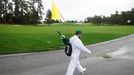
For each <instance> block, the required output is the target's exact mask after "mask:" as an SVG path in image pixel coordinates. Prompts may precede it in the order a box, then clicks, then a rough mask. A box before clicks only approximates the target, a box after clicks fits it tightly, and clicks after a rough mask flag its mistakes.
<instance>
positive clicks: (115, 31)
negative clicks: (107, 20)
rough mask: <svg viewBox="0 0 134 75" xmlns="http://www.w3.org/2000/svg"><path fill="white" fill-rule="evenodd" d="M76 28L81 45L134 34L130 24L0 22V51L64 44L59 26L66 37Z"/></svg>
mask: <svg viewBox="0 0 134 75" xmlns="http://www.w3.org/2000/svg"><path fill="white" fill-rule="evenodd" d="M76 29H80V30H81V31H82V41H83V43H84V44H85V45H90V44H95V43H99V42H103V41H108V40H112V39H115V38H119V37H122V36H126V35H130V34H134V26H127V25H114V26H111V25H94V24H89V23H87V24H69V23H61V24H60V23H59V24H52V25H50V26H47V25H39V26H30V25H29V26H26V25H25V26H24V25H8V24H6V25H5V24H4V25H3V24H0V54H14V53H25V52H40V51H50V50H58V49H62V48H64V44H63V43H62V41H61V40H60V36H59V34H58V33H57V30H59V31H60V32H61V33H62V34H64V35H65V36H66V37H71V36H73V35H74V32H75V30H76Z"/></svg>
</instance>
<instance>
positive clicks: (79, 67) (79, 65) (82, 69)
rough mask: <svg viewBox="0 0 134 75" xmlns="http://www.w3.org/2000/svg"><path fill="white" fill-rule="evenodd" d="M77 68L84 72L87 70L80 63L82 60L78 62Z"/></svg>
mask: <svg viewBox="0 0 134 75" xmlns="http://www.w3.org/2000/svg"><path fill="white" fill-rule="evenodd" d="M77 69H78V70H79V71H80V72H84V71H85V70H86V68H83V67H82V66H81V64H80V61H79V60H78V62H77Z"/></svg>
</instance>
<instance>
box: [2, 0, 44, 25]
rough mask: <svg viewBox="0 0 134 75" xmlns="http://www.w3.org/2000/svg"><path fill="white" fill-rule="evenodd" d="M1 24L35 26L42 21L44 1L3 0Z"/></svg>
mask: <svg viewBox="0 0 134 75" xmlns="http://www.w3.org/2000/svg"><path fill="white" fill-rule="evenodd" d="M0 10H1V11H0V23H10V24H33V25H37V23H38V22H39V21H40V20H41V19H42V14H43V12H42V10H43V5H42V0H1V1H0Z"/></svg>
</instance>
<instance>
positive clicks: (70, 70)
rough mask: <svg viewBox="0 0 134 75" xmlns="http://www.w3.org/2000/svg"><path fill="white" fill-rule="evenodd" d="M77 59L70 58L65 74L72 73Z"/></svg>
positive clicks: (71, 74) (70, 74)
mask: <svg viewBox="0 0 134 75" xmlns="http://www.w3.org/2000/svg"><path fill="white" fill-rule="evenodd" d="M77 61H78V60H77V59H74V58H71V60H70V63H69V66H68V69H67V72H66V75H73V73H74V70H75V67H76V66H77Z"/></svg>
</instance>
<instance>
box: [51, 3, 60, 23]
mask: <svg viewBox="0 0 134 75" xmlns="http://www.w3.org/2000/svg"><path fill="white" fill-rule="evenodd" d="M60 18H61V16H60V12H59V10H58V8H57V6H56V5H55V3H54V1H52V18H51V19H54V20H58V21H60Z"/></svg>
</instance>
